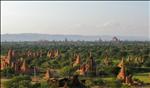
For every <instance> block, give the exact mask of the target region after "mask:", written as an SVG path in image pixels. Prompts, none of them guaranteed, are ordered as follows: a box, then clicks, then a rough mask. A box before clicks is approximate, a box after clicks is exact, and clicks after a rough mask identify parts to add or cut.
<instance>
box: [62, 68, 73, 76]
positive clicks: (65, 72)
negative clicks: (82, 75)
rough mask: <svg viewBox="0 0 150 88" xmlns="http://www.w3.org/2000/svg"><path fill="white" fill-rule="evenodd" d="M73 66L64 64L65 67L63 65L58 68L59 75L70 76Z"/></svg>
mask: <svg viewBox="0 0 150 88" xmlns="http://www.w3.org/2000/svg"><path fill="white" fill-rule="evenodd" d="M73 70H74V69H73V68H72V67H70V66H65V67H63V68H62V69H61V70H60V72H61V75H62V76H71V75H73V73H74V72H73Z"/></svg>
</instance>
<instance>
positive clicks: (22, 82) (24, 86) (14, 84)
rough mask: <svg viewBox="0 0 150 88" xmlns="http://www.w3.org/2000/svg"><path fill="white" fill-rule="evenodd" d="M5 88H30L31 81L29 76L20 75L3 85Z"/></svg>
mask: <svg viewBox="0 0 150 88" xmlns="http://www.w3.org/2000/svg"><path fill="white" fill-rule="evenodd" d="M4 86H5V88H31V87H32V84H31V79H30V77H29V76H25V75H20V76H16V77H14V78H12V79H11V80H10V81H6V82H5V83H4Z"/></svg>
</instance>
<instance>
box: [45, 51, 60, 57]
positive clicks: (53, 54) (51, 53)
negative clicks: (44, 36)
mask: <svg viewBox="0 0 150 88" xmlns="http://www.w3.org/2000/svg"><path fill="white" fill-rule="evenodd" d="M60 56H61V54H60V52H59V50H49V51H48V52H47V57H49V58H55V57H60Z"/></svg>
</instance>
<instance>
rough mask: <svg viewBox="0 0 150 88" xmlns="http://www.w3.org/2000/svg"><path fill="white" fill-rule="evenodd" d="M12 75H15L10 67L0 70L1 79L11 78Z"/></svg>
mask: <svg viewBox="0 0 150 88" xmlns="http://www.w3.org/2000/svg"><path fill="white" fill-rule="evenodd" d="M14 75H15V71H14V70H13V69H12V68H11V67H7V68H5V69H3V70H1V76H2V77H6V78H10V77H13V76H14Z"/></svg>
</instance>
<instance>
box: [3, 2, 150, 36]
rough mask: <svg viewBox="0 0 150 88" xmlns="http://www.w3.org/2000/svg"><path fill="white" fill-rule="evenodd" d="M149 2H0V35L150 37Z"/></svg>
mask: <svg viewBox="0 0 150 88" xmlns="http://www.w3.org/2000/svg"><path fill="white" fill-rule="evenodd" d="M149 3H150V2H149V1H106V2H105V1H1V7H2V8H1V34H20V33H38V34H52V35H55V34H58V35H88V36H103V35H110V36H143V37H150V35H149V33H150V29H149V27H150V26H149V20H150V18H149V17H150V15H149V11H150V7H149Z"/></svg>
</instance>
